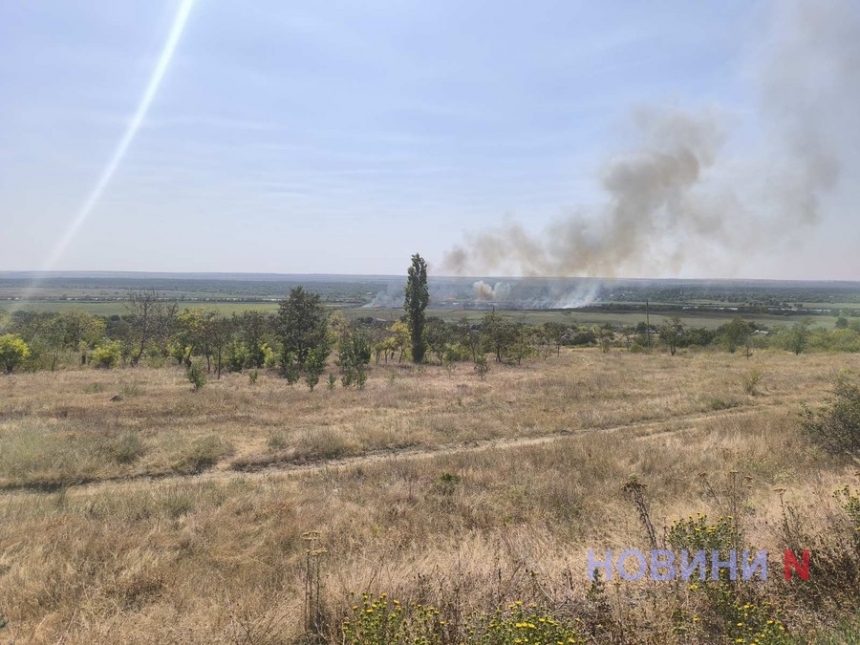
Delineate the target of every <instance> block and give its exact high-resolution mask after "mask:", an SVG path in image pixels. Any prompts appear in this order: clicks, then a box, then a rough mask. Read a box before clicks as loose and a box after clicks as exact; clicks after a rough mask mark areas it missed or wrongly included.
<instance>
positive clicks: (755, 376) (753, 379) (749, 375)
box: [741, 365, 762, 396]
mask: <svg viewBox="0 0 860 645" xmlns="http://www.w3.org/2000/svg"><path fill="white" fill-rule="evenodd" d="M761 376H762V369H761V366H759V365H756V366H755V367H753V368H752V369H751V370H749V371H748V372H746V373H745V374H744V375H743V376H742V377H741V383H742V384H743V386H744V392H746V393H747V394H749V395H750V396H755V395H756V394H758V384H759V382H760V381H761Z"/></svg>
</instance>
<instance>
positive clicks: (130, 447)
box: [110, 432, 145, 464]
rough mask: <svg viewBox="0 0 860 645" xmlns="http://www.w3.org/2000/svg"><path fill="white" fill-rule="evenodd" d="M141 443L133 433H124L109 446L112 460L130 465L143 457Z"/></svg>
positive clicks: (143, 449) (143, 450)
mask: <svg viewBox="0 0 860 645" xmlns="http://www.w3.org/2000/svg"><path fill="white" fill-rule="evenodd" d="M144 452H145V448H144V446H143V442H142V441H141V440H140V437H138V436H137V435H136V434H135V433H133V432H126V433H125V434H123V435H122V436H121V437H119V439H117V440H116V441H115V442H114V443H113V444H112V445H111V446H110V453H111V456H112V457H113V459H114V460H115V461H116V462H117V463H120V464H131V463H134V462H135V461H137V460H138V459H139V458H140V457H142V456H143V454H144Z"/></svg>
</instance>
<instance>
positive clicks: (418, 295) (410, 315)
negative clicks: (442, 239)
mask: <svg viewBox="0 0 860 645" xmlns="http://www.w3.org/2000/svg"><path fill="white" fill-rule="evenodd" d="M429 302H430V292H429V291H428V289H427V263H426V262H425V261H424V258H422V257H421V256H420V255H419V254H417V253H416V254H415V255H413V256H412V264H411V265H410V267H409V270H408V272H407V278H406V298H405V300H404V302H403V308H404V309H405V310H406V322H407V324H408V325H409V339H410V342H411V345H412V361H413V362H414V363H423V362H424V354H425V353H426V352H427V338H426V335H425V332H424V324H425V310H426V309H427V305H428V304H429Z"/></svg>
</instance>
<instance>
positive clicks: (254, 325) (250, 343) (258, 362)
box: [234, 311, 272, 368]
mask: <svg viewBox="0 0 860 645" xmlns="http://www.w3.org/2000/svg"><path fill="white" fill-rule="evenodd" d="M234 327H235V328H236V329H238V330H239V335H240V337H241V339H242V343H243V344H244V346H245V365H244V366H245V367H251V368H259V367H263V366H264V365H265V364H266V359H267V358H269V356H270V355H271V354H272V350H271V348H270V347H269V346H268V344H267V343H266V338H267V336H268V335H269V329H270V327H271V325H270V316H269V315H268V314H264V313H263V312H261V311H246V312H244V313H243V314H242V315H241V316H237V317H236V320H235V322H234Z"/></svg>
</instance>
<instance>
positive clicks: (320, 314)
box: [277, 287, 331, 376]
mask: <svg viewBox="0 0 860 645" xmlns="http://www.w3.org/2000/svg"><path fill="white" fill-rule="evenodd" d="M327 322H328V314H327V313H326V310H325V307H324V306H323V305H322V303H321V302H320V297H319V296H318V295H316V294H310V293H308V292H307V291H305V290H304V289H303V288H302V287H296V288H295V289H293V290H292V291H290V295H289V297H288V298H286V299H285V300H283V301H281V303H280V305H279V307H278V319H277V336H278V341H279V342H280V344H281V354H280V363H281V372H282V374H283V375H284V376H287V375H288V373H289V371H290V370H291V369H292V366H293V365H295V367H297V368H298V370H299V372H302V371H305V370H307V369H308V367H309V362H310V361H311V360H313V361H316V366H315V367H314V368H316V367H318V364H319V361H320V360H322V361H323V362H325V359H326V358H327V357H328V355H329V353H330V352H331V339H330V337H329V333H328V324H327ZM312 354H313V358H312Z"/></svg>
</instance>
